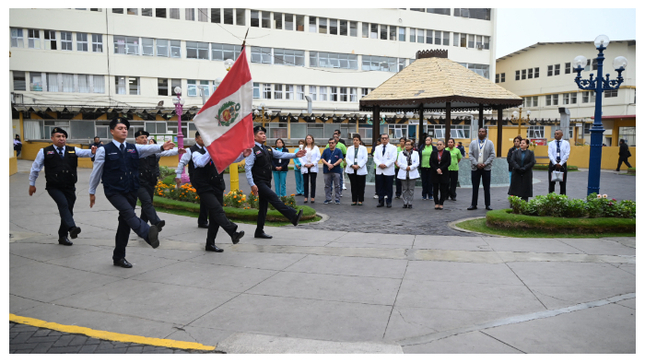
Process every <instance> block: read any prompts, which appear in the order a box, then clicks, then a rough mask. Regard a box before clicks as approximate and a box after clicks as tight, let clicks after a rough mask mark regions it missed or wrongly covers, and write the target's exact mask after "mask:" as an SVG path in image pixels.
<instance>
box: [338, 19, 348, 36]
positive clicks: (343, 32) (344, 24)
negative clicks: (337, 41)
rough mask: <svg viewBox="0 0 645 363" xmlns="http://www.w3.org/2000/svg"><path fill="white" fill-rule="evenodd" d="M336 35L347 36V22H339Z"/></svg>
mask: <svg viewBox="0 0 645 363" xmlns="http://www.w3.org/2000/svg"><path fill="white" fill-rule="evenodd" d="M338 34H340V35H347V20H341V21H340V26H339V31H338Z"/></svg>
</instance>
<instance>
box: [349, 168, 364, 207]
mask: <svg viewBox="0 0 645 363" xmlns="http://www.w3.org/2000/svg"><path fill="white" fill-rule="evenodd" d="M347 176H348V177H349V182H350V183H351V188H352V202H354V203H355V202H361V203H362V202H363V201H364V200H365V177H366V175H356V174H347Z"/></svg>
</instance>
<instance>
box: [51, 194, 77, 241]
mask: <svg viewBox="0 0 645 363" xmlns="http://www.w3.org/2000/svg"><path fill="white" fill-rule="evenodd" d="M46 189H47V193H49V196H50V197H52V199H53V200H54V202H56V206H58V214H59V215H60V227H58V237H59V238H65V237H67V233H68V232H69V230H70V229H71V228H72V227H76V224H75V223H74V203H76V188H74V187H72V188H60V189H59V188H54V187H47V188H46Z"/></svg>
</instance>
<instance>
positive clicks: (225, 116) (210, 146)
mask: <svg viewBox="0 0 645 363" xmlns="http://www.w3.org/2000/svg"><path fill="white" fill-rule="evenodd" d="M252 102H253V81H252V80H251V71H250V70H249V63H248V61H247V60H246V49H244V48H242V52H240V56H239V57H238V58H237V60H236V61H235V63H234V64H233V67H231V70H230V71H229V72H228V74H226V77H224V80H223V81H222V83H221V84H220V85H219V87H217V89H216V90H215V93H213V95H212V96H211V97H210V98H209V99H208V101H207V102H206V104H204V106H203V107H202V109H201V110H199V112H198V113H197V115H196V116H195V118H194V119H193V121H194V122H195V126H196V127H197V130H199V134H200V136H201V137H202V140H203V141H204V146H205V147H206V150H208V153H209V154H210V155H211V159H212V160H213V163H214V164H215V167H216V168H217V171H218V172H220V173H221V172H223V171H224V169H226V167H228V166H229V165H231V163H232V162H233V161H235V159H237V157H238V156H240V153H241V152H242V151H244V150H245V149H247V148H252V147H253V146H254V145H255V139H254V137H253V113H252Z"/></svg>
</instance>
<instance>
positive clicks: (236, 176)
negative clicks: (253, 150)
mask: <svg viewBox="0 0 645 363" xmlns="http://www.w3.org/2000/svg"><path fill="white" fill-rule="evenodd" d="M247 35H249V28H247V29H246V34H245V35H244V40H243V41H242V50H241V52H245V51H246V50H245V49H244V46H245V45H246V36H247ZM226 71H227V72H228V69H227V70H226ZM237 164H238V163H232V164H231V165H230V166H229V167H228V174H229V177H230V184H231V190H239V189H240V173H239V171H238V169H237Z"/></svg>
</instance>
